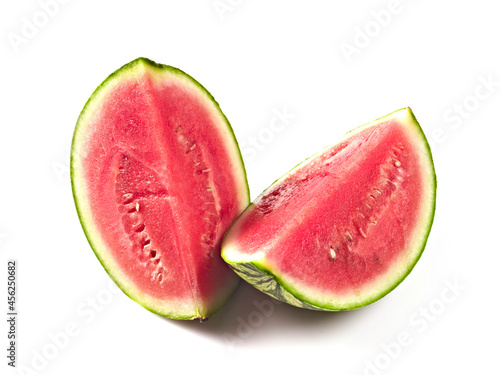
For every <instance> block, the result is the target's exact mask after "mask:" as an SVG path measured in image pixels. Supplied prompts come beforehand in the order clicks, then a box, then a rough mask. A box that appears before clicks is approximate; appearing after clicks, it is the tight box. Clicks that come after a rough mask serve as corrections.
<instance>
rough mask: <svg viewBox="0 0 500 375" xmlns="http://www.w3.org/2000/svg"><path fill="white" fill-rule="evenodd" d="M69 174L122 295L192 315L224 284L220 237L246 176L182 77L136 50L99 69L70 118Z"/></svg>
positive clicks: (243, 192)
mask: <svg viewBox="0 0 500 375" xmlns="http://www.w3.org/2000/svg"><path fill="white" fill-rule="evenodd" d="M71 178H72V187H73V194H74V198H75V203H76V208H77V211H78V214H79V217H80V221H81V224H82V226H83V229H84V231H85V234H86V236H87V238H88V241H89V243H90V245H91V247H92V248H93V250H94V252H95V254H96V256H97V258H98V259H99V260H100V262H101V263H102V265H103V267H104V268H105V269H106V271H107V272H108V273H109V275H110V276H111V278H112V279H113V280H114V281H115V282H116V283H117V285H118V286H119V287H120V288H121V289H122V290H123V291H124V292H125V293H126V294H127V295H128V296H129V297H130V298H132V299H133V300H135V301H137V302H138V303H139V304H141V305H143V306H144V307H145V308H147V309H149V310H151V311H153V312H155V313H157V314H160V315H163V316H167V317H170V318H174V319H200V320H203V319H204V318H206V317H208V316H210V315H212V314H213V313H215V312H216V311H217V310H218V309H220V308H221V306H222V305H223V304H224V303H225V302H226V300H227V299H228V298H229V297H230V296H231V295H232V293H233V292H234V291H235V289H236V287H237V285H238V283H239V280H240V279H239V277H237V276H236V275H235V274H234V273H233V272H232V271H231V269H230V268H229V267H228V266H227V265H226V264H225V263H224V261H223V260H222V258H221V256H220V243H221V240H222V236H223V234H224V233H225V231H226V230H227V228H228V227H229V225H230V224H231V223H232V221H233V220H234V219H235V218H236V217H237V216H238V215H239V214H240V213H241V211H242V210H243V209H244V208H245V207H246V206H247V205H248V203H249V194H248V185H247V182H246V175H245V170H244V166H243V162H242V159H241V155H240V151H239V148H238V145H237V143H236V140H235V138H234V135H233V132H232V130H231V127H230V125H229V123H228V121H227V119H226V117H225V116H224V115H223V113H222V112H221V110H220V108H219V105H218V104H217V102H215V100H214V98H213V97H212V96H211V95H210V94H209V93H208V91H206V90H205V89H204V88H203V87H202V86H201V85H200V84H199V83H198V82H196V81H195V80H194V79H193V78H191V77H190V76H188V75H187V74H185V73H184V72H182V71H180V70H178V69H176V68H173V67H170V66H166V65H160V64H156V63H154V62H152V61H150V60H148V59H145V58H139V59H137V60H134V61H132V62H131V63H129V64H127V65H125V66H123V67H122V68H120V69H118V70H117V71H116V72H114V73H113V74H112V75H110V76H109V77H108V78H107V79H106V80H105V81H104V82H103V83H102V84H101V85H100V86H99V87H98V88H97V89H96V91H95V92H94V93H93V94H92V96H91V97H90V99H89V100H88V102H87V104H86V105H85V107H84V109H83V111H82V113H81V115H80V117H79V119H78V123H77V125H76V129H75V133H74V137H73V145H72V155H71Z"/></svg>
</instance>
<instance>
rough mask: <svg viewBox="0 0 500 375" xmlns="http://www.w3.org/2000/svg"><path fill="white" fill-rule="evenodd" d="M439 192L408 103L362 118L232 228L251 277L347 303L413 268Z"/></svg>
mask: <svg viewBox="0 0 500 375" xmlns="http://www.w3.org/2000/svg"><path fill="white" fill-rule="evenodd" d="M435 200H436V177H435V172H434V166H433V162H432V157H431V151H430V148H429V146H428V143H427V141H426V138H425V136H424V133H423V132H422V129H421V128H420V126H419V124H418V122H417V120H416V119H415V117H414V115H413V113H412V111H411V110H410V108H405V109H401V110H399V111H396V112H394V113H391V114H389V115H387V116H385V117H383V118H380V119H378V120H376V121H374V122H372V123H369V124H366V125H364V126H361V127H359V128H357V129H355V130H353V131H351V132H349V133H348V134H346V135H345V137H344V138H343V139H342V140H340V142H338V143H337V144H335V145H332V146H329V147H327V148H326V149H324V150H323V151H321V152H319V153H318V154H316V155H314V156H313V157H311V158H309V159H307V160H306V161H304V162H303V163H301V164H299V165H298V166H296V167H295V168H294V169H292V170H291V171H290V172H289V173H287V174H286V175H285V176H283V177H281V178H280V179H279V180H277V181H276V182H275V183H273V184H272V185H271V186H270V187H269V188H268V189H266V190H265V191H264V192H263V193H262V194H261V195H260V196H259V197H258V198H257V199H256V200H255V201H254V202H253V203H252V204H251V205H250V206H249V207H248V208H247V209H246V210H245V211H244V212H243V214H242V215H241V216H240V217H239V218H238V219H237V220H236V222H235V223H234V224H233V225H232V227H231V229H230V230H229V231H228V233H227V234H226V236H225V239H224V241H223V244H222V257H223V258H224V260H225V261H226V262H227V263H228V264H229V265H230V266H231V267H232V268H233V269H234V271H235V272H236V273H237V274H238V275H240V276H241V277H242V278H243V279H245V280H246V281H248V282H249V283H250V284H252V285H254V286H255V287H256V288H258V289H260V290H262V291H263V292H265V293H267V294H269V295H271V296H273V297H275V298H277V299H279V300H282V301H285V302H287V303H289V304H291V305H294V306H299V307H303V308H308V309H318V310H349V309H355V308H359V307H362V306H365V305H367V304H370V303H372V302H374V301H376V300H378V299H380V298H381V297H383V296H384V295H386V294H387V293H389V292H390V291H391V290H392V289H394V288H395V287H396V286H397V285H398V284H399V283H400V282H401V281H402V280H403V279H404V278H405V277H406V276H407V275H408V274H409V273H410V271H411V270H412V269H413V267H414V266H415V264H416V263H417V261H418V259H419V258H420V256H421V254H422V251H423V249H424V247H425V244H426V241H427V237H428V235H429V232H430V229H431V225H432V221H433V217H434V207H435Z"/></svg>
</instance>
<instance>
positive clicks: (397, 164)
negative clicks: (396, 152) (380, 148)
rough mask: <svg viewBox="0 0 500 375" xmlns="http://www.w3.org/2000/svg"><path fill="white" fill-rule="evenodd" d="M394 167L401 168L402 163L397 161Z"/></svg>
mask: <svg viewBox="0 0 500 375" xmlns="http://www.w3.org/2000/svg"><path fill="white" fill-rule="evenodd" d="M394 165H395V166H396V167H400V166H401V162H400V161H399V160H397V159H396V161H395V162H394Z"/></svg>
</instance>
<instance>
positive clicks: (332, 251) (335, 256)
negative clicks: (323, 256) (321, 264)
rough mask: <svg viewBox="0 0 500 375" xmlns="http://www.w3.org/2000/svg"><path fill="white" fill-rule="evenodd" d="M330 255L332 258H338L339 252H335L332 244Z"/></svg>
mask: <svg viewBox="0 0 500 375" xmlns="http://www.w3.org/2000/svg"><path fill="white" fill-rule="evenodd" d="M330 256H331V258H332V260H335V259H336V258H337V254H336V253H335V250H334V249H333V247H331V246H330Z"/></svg>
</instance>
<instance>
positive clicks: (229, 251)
mask: <svg viewBox="0 0 500 375" xmlns="http://www.w3.org/2000/svg"><path fill="white" fill-rule="evenodd" d="M396 119H397V120H399V122H400V123H401V124H404V125H405V127H406V129H407V131H409V132H410V133H411V137H412V139H415V143H414V146H416V147H417V149H418V151H419V152H418V155H419V158H420V164H421V166H422V170H423V171H424V172H425V174H426V175H425V177H424V186H425V187H426V189H427V190H426V191H424V192H422V196H423V197H425V198H426V202H425V204H424V205H423V208H422V215H421V217H420V220H419V225H417V226H416V228H415V230H414V235H413V240H412V241H410V242H411V243H412V246H411V249H412V251H411V256H410V259H409V260H408V259H404V258H402V259H400V261H399V262H398V263H396V264H395V265H393V266H391V271H390V272H387V273H386V274H384V276H385V277H381V278H379V279H377V280H375V281H374V282H373V283H371V284H368V285H366V286H365V287H364V288H363V290H364V291H365V292H364V293H361V295H359V296H356V297H354V298H353V297H346V298H337V299H335V300H332V299H331V297H329V296H327V295H323V296H322V295H319V294H318V292H317V291H315V290H312V289H311V290H306V289H305V288H304V286H303V285H300V286H297V285H295V284H294V283H293V282H291V281H290V280H288V279H289V278H287V277H286V276H284V275H280V274H279V272H278V271H277V270H275V269H273V267H272V266H271V265H269V264H268V263H267V262H266V259H265V255H264V252H257V253H255V254H250V255H248V254H244V253H242V252H239V251H238V243H237V239H236V240H235V239H234V238H231V240H229V238H230V237H231V236H229V235H228V234H229V232H228V233H227V234H226V237H225V240H224V242H223V244H222V257H223V259H224V260H225V261H226V262H227V263H228V264H229V265H230V266H231V268H232V269H233V270H234V271H235V272H236V273H237V274H238V275H240V277H242V278H243V279H244V280H246V281H247V282H248V283H250V284H251V285H253V286H255V287H256V288H257V289H259V290H261V291H262V292H264V293H266V294H268V295H270V296H272V297H274V298H276V299H278V300H281V301H283V302H286V303H289V304H291V305H293V306H298V307H302V308H307V309H311V310H330V311H338V310H351V309H356V308H360V307H363V306H366V305H368V304H370V303H373V302H375V301H377V300H379V299H380V298H382V297H384V296H385V295H387V294H388V293H389V292H391V291H392V290H393V289H394V288H396V287H397V286H398V285H399V284H400V283H401V282H402V281H403V280H404V279H405V278H406V276H408V274H409V273H410V272H411V271H412V269H413V268H414V267H415V265H416V264H417V262H418V260H419V259H420V257H421V255H422V253H423V250H424V248H425V245H426V243H427V239H428V236H429V234H430V230H431V227H432V223H433V220H434V213H435V205H436V187H437V181H436V174H435V169H434V163H433V160H432V154H431V150H430V146H429V144H428V142H427V139H426V137H425V135H424V132H423V130H422V128H421V127H420V125H419V123H418V121H417V119H416V118H415V116H414V114H413V112H412V111H411V109H410V108H403V109H400V110H398V111H395V112H392V113H390V114H388V115H386V116H384V117H381V118H379V119H377V120H375V121H373V122H370V123H368V124H365V125H362V126H360V127H358V128H355V129H353V130H351V131H350V132H348V133H347V134H346V135H345V136H344V137H343V138H342V139H341V140H340V141H339V142H338V143H340V142H342V141H345V140H346V139H348V138H350V137H352V136H353V135H355V134H357V133H359V132H361V131H363V130H366V129H368V128H370V127H373V126H376V125H378V124H380V123H384V122H388V121H392V120H396ZM329 147H331V146H328V147H326V148H329ZM323 152H324V150H322V151H320V152H318V153H317V154H314V155H313V156H311V157H310V158H308V159H306V160H305V161H303V162H302V163H300V164H298V165H297V166H295V167H294V168H293V169H292V170H290V171H289V172H288V173H287V174H285V175H284V176H282V177H281V178H279V179H278V180H276V181H275V182H274V183H273V184H272V185H271V186H270V187H269V188H267V189H266V190H265V191H264V192H263V193H262V194H261V195H260V196H263V195H265V194H266V193H267V192H268V191H269V190H271V189H272V188H273V187H274V186H275V185H276V184H279V183H280V182H281V181H282V180H284V179H285V178H287V177H288V176H290V174H293V173H294V171H296V170H297V169H299V168H302V167H303V166H304V165H306V164H307V163H309V162H310V161H312V160H314V158H315V157H316V156H318V155H320V154H322V153H323ZM260 196H259V197H260ZM257 199H259V198H257ZM253 209H255V205H254V204H251V205H250V206H249V207H248V208H247V209H246V210H245V212H243V213H242V214H241V215H240V218H243V217H244V216H245V213H247V211H251V210H253ZM233 227H234V223H233ZM230 230H231V229H230Z"/></svg>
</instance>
